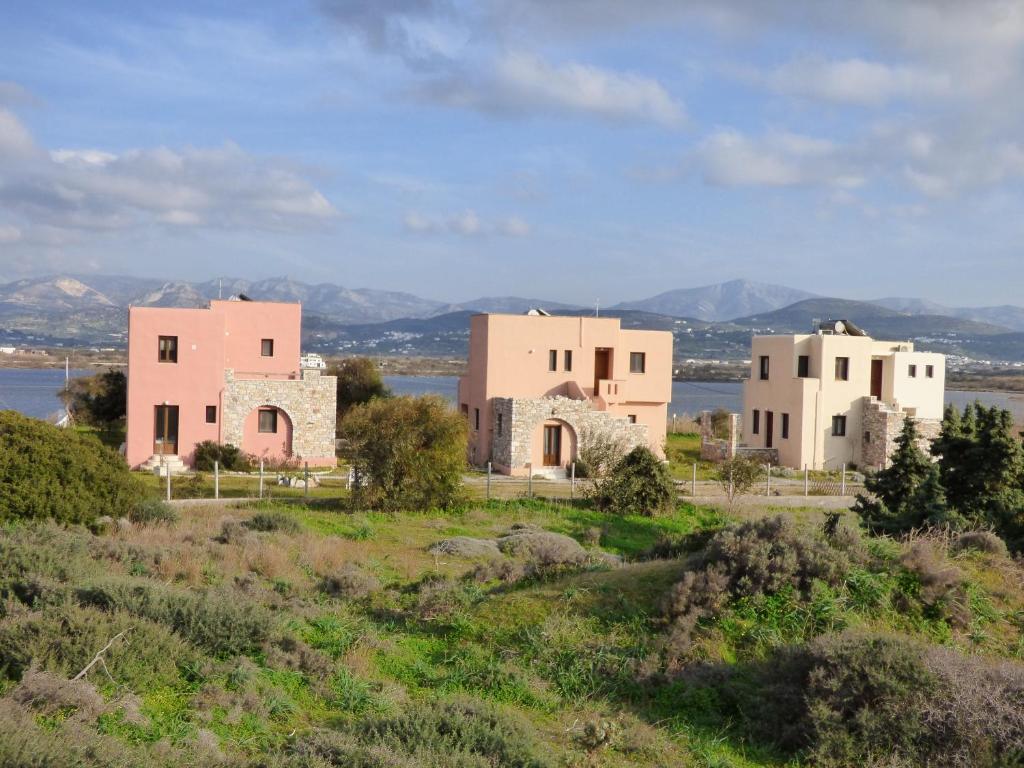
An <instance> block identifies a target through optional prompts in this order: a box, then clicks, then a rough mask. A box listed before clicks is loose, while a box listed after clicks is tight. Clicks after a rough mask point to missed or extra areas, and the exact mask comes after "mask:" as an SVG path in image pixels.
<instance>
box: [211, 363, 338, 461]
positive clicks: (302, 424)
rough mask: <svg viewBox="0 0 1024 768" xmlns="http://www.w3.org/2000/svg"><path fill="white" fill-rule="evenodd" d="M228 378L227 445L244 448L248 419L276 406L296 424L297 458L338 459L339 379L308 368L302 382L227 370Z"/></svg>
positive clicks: (294, 449)
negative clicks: (261, 409)
mask: <svg viewBox="0 0 1024 768" xmlns="http://www.w3.org/2000/svg"><path fill="white" fill-rule="evenodd" d="M224 379H225V385H224V401H223V403H224V404H223V442H225V443H231V444H232V445H239V446H240V445H242V435H243V433H244V428H245V419H246V417H247V416H248V415H249V414H250V413H252V411H253V410H255V409H256V408H259V407H260V406H273V407H275V408H278V409H280V410H282V411H284V413H285V414H287V416H288V418H289V420H290V421H291V423H292V456H293V457H294V458H296V459H298V460H300V461H301V460H303V459H307V458H308V459H313V458H321V459H322V458H325V457H329V456H334V432H335V419H336V412H337V381H338V380H337V377H335V376H322V375H321V374H320V371H319V370H318V369H314V368H304V369H302V372H301V378H298V379H280V378H279V379H272V378H264V379H258V378H246V379H236V378H235V372H234V371H233V370H232V369H231V368H227V369H225V371H224Z"/></svg>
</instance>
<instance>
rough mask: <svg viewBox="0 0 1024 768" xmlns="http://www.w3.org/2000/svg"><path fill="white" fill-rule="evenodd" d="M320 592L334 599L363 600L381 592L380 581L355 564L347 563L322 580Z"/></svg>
mask: <svg viewBox="0 0 1024 768" xmlns="http://www.w3.org/2000/svg"><path fill="white" fill-rule="evenodd" d="M320 590H321V591H322V592H326V593H327V594H328V595H331V596H332V597H340V598H343V599H345V600H362V599H363V598H364V597H369V596H370V595H372V594H373V593H374V592H378V591H379V590H380V581H378V579H377V577H376V576H374V575H373V574H372V573H369V572H368V571H365V570H363V569H362V568H360V567H359V566H358V565H356V564H355V563H345V565H343V566H341V568H339V569H338V570H337V571H335V572H334V573H331V574H328V575H327V576H324V577H323V579H321V580H320Z"/></svg>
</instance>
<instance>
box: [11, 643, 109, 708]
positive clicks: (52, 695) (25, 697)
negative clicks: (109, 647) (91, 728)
mask: <svg viewBox="0 0 1024 768" xmlns="http://www.w3.org/2000/svg"><path fill="white" fill-rule="evenodd" d="M97 650H99V649H97ZM9 695H10V697H11V699H13V700H14V701H16V702H17V703H18V704H21V705H22V706H23V707H26V708H28V709H31V710H33V711H34V712H38V713H39V714H41V715H49V716H53V715H62V716H67V715H68V713H69V712H70V715H71V716H72V717H74V718H75V719H76V720H80V721H82V722H92V721H94V720H95V719H96V718H97V717H99V716H100V715H101V714H102V713H103V712H104V711H105V710H106V709H107V703H106V700H104V698H103V697H102V696H101V695H100V694H99V692H98V691H97V690H96V688H95V687H94V686H93V685H92V683H90V682H89V681H88V680H84V679H83V680H69V679H67V678H66V677H63V676H62V675H55V674H53V673H52V672H44V671H41V670H39V669H33V668H30V669H28V670H26V671H25V673H24V674H23V675H22V676H21V681H20V682H19V683H18V684H17V685H16V686H15V687H14V689H13V690H12V691H11V692H10V694H9Z"/></svg>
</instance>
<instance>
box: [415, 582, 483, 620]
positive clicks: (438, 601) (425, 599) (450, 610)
mask: <svg viewBox="0 0 1024 768" xmlns="http://www.w3.org/2000/svg"><path fill="white" fill-rule="evenodd" d="M472 602H473V600H472V596H471V595H470V593H469V592H468V591H467V590H466V587H465V586H464V585H463V584H459V583H458V582H456V581H453V580H452V579H451V578H449V577H448V576H444V575H441V574H436V573H432V574H427V575H426V576H424V577H423V578H422V579H421V580H420V583H419V584H418V585H417V587H416V602H415V606H414V613H415V614H416V616H417V617H418V618H420V619H422V620H423V621H435V620H438V619H448V618H451V617H453V616H455V615H458V614H460V613H461V612H463V611H465V610H466V609H467V608H468V607H469V606H470V605H471V604H472Z"/></svg>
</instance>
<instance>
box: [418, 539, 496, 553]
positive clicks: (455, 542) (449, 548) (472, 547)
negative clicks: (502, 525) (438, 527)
mask: <svg viewBox="0 0 1024 768" xmlns="http://www.w3.org/2000/svg"><path fill="white" fill-rule="evenodd" d="M427 551H428V552H430V554H432V555H455V556H457V557H467V558H473V557H488V558H493V557H496V556H498V554H499V552H498V545H497V543H495V542H494V541H492V540H491V539H474V538H472V537H470V536H454V537H452V538H450V539H444V540H443V541H439V542H437V543H436V544H431V545H430V547H429V549H428V550H427Z"/></svg>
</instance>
